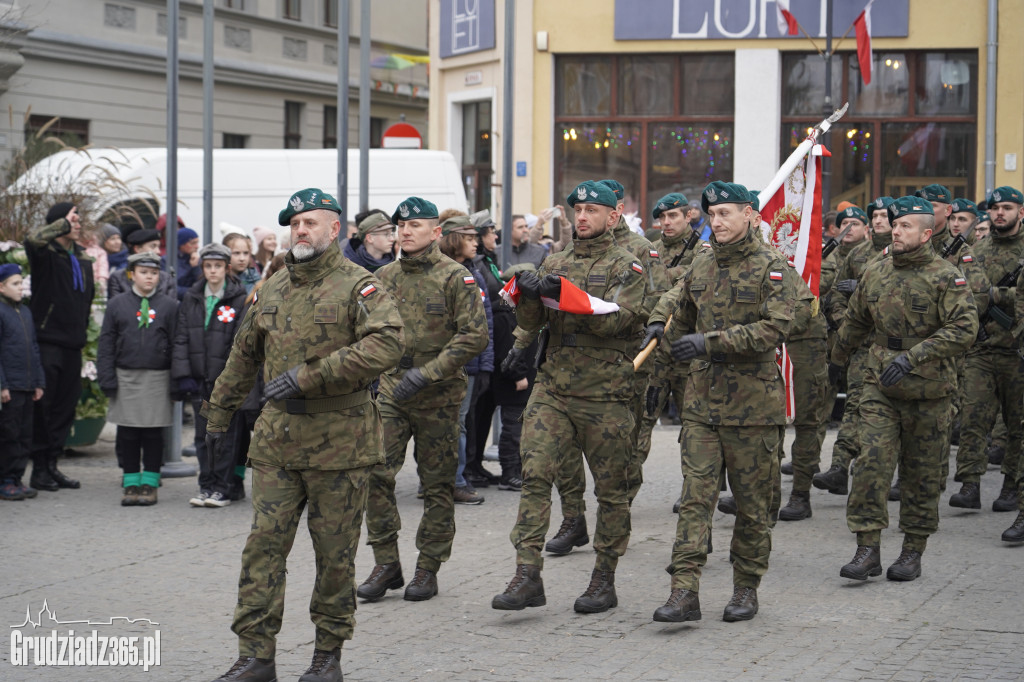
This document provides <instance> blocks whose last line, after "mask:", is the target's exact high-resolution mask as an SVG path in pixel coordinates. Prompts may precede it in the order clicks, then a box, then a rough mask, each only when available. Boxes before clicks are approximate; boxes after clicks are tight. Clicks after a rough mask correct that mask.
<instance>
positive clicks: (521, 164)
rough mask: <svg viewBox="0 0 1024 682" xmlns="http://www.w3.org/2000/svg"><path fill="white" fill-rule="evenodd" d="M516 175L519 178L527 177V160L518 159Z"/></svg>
mask: <svg viewBox="0 0 1024 682" xmlns="http://www.w3.org/2000/svg"><path fill="white" fill-rule="evenodd" d="M516 177H517V178H525V177H526V162H525V161H516Z"/></svg>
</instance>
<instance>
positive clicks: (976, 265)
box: [928, 227, 1016, 315]
mask: <svg viewBox="0 0 1024 682" xmlns="http://www.w3.org/2000/svg"><path fill="white" fill-rule="evenodd" d="M951 241H953V235H952V234H950V233H949V230H948V229H946V228H945V227H943V228H942V231H941V232H939V233H938V234H934V233H933V234H932V237H931V239H929V240H928V242H929V243H930V244H931V245H932V249H933V250H934V251H935V253H937V254H939V255H940V256H941V255H942V252H943V251H944V250H945V248H946V247H947V246H949V243H950V242H951ZM974 248H975V247H973V246H970V245H969V244H964V245H963V246H961V247H960V250H959V251H957V252H956V253H951V254H950V255H948V256H946V261H947V262H949V263H950V264H951V265H953V266H955V267H956V268H957V269H958V270H959V271H960V273H961V274H962V275H963V276H964V277H965V278H967V286H969V287H970V288H971V293H972V294H974V305H975V306H976V307H977V308H978V314H979V315H981V314H982V313H984V312H985V310H986V309H987V308H988V305H989V300H988V299H989V287H992V286H994V285H995V283H996V281H995V280H994V281H992V282H991V283H990V282H989V277H988V275H987V274H986V272H985V268H983V267H982V265H981V263H980V262H979V261H978V259H977V258H975V257H974ZM1015 265H1016V264H1015ZM1010 270H1013V268H1010ZM1010 270H1007V272H1009V271H1010ZM1003 274H1005V273H1000V275H999V277H1002V276H1003ZM998 279H999V278H996V280H998ZM1012 310H1013V304H1012V303H1011V304H1010V312H1012Z"/></svg>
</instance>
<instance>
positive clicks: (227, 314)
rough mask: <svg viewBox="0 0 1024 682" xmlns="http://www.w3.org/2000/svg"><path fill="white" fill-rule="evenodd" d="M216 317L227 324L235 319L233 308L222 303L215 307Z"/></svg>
mask: <svg viewBox="0 0 1024 682" xmlns="http://www.w3.org/2000/svg"><path fill="white" fill-rule="evenodd" d="M217 319H218V320H220V321H221V322H223V323H224V324H227V323H228V322H231V321H232V320H234V319H235V309H234V308H232V307H231V306H229V305H222V306H221V307H219V308H217Z"/></svg>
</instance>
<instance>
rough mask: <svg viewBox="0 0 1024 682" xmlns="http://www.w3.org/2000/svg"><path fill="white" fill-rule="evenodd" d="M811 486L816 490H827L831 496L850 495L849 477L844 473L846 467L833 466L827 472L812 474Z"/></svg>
mask: <svg viewBox="0 0 1024 682" xmlns="http://www.w3.org/2000/svg"><path fill="white" fill-rule="evenodd" d="M811 485H813V486H814V487H815V488H817V489H818V490H827V491H829V492H830V493H832V494H833V495H849V494H850V476H849V474H847V473H846V467H841V466H839V465H838V464H833V465H832V466H830V467H829V468H828V471H826V472H824V473H820V474H814V476H812V477H811Z"/></svg>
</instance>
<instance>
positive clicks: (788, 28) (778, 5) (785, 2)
mask: <svg viewBox="0 0 1024 682" xmlns="http://www.w3.org/2000/svg"><path fill="white" fill-rule="evenodd" d="M775 9H776V10H778V12H777V14H776V15H775V18H776V20H777V21H778V24H779V33H780V34H781V35H784V36H795V35H797V33H799V30H800V24H798V23H796V17H794V16H793V13H792V12H790V11H789V0H776V1H775Z"/></svg>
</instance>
